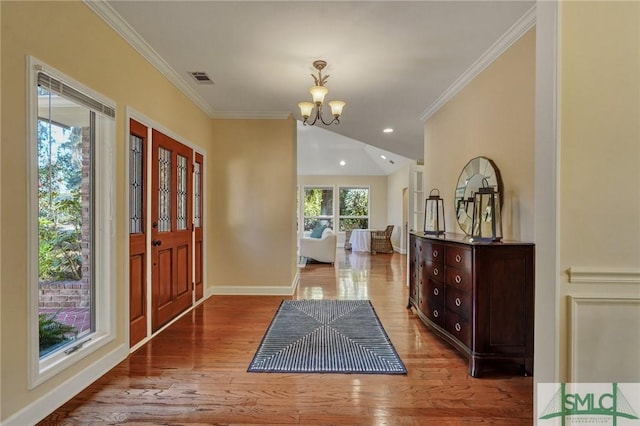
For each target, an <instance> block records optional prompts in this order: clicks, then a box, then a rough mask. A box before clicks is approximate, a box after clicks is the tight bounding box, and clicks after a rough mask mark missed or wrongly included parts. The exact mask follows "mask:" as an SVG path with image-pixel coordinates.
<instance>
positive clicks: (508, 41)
mask: <svg viewBox="0 0 640 426" xmlns="http://www.w3.org/2000/svg"><path fill="white" fill-rule="evenodd" d="M535 23H536V6H535V5H534V6H532V7H531V9H529V10H528V11H527V12H526V13H525V14H524V15H522V17H521V18H520V19H519V20H518V21H517V22H516V23H515V24H513V25H512V26H511V28H509V29H508V30H507V32H506V33H504V34H503V35H502V37H500V38H499V39H498V40H497V41H496V42H495V43H494V44H493V45H492V46H491V47H490V48H489V49H488V50H487V51H486V52H484V53H483V54H482V56H480V57H479V58H478V59H477V60H476V61H475V62H474V63H473V64H472V65H471V66H470V67H469V68H468V69H467V70H466V71H465V72H464V73H462V75H461V76H460V77H458V78H457V79H456V81H454V82H453V84H452V85H451V86H449V87H448V88H447V89H446V90H445V91H444V92H443V93H442V94H441V95H440V96H439V97H438V99H436V100H435V102H434V103H432V104H431V105H430V106H429V107H428V108H427V109H426V110H424V112H423V113H422V114H421V115H420V117H419V118H420V120H421V121H426V120H428V119H429V117H431V116H432V115H433V114H435V113H436V112H438V110H439V109H440V108H442V107H443V106H444V105H445V104H446V103H447V102H449V101H450V100H451V99H453V97H454V96H455V95H456V94H458V92H460V91H461V90H462V89H464V87H465V86H467V85H468V84H469V83H470V82H471V81H472V80H473V79H474V78H476V77H477V76H478V74H480V73H481V72H482V71H484V69H485V68H487V67H488V66H489V65H491V64H492V63H493V62H494V61H495V60H496V59H498V58H499V57H500V55H502V54H503V53H504V52H505V51H506V50H507V49H508V48H509V47H510V46H511V45H512V44H513V43H515V42H516V41H518V39H520V37H522V36H523V35H524V34H525V33H526V32H527V31H529V30H530V29H531V28H533V26H534V25H535Z"/></svg>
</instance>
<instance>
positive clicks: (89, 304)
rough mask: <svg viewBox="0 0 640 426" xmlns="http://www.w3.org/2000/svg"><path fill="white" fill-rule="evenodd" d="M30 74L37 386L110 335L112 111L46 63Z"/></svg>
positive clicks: (34, 339)
mask: <svg viewBox="0 0 640 426" xmlns="http://www.w3.org/2000/svg"><path fill="white" fill-rule="evenodd" d="M32 79H33V82H34V83H33V84H34V86H35V87H33V88H32V91H31V92H32V93H34V98H35V99H34V98H31V99H30V103H31V105H34V106H35V107H32V116H33V120H32V126H33V132H32V135H33V136H34V138H33V139H34V140H33V142H32V144H33V145H32V148H31V149H30V152H31V153H32V154H31V157H32V158H31V164H32V167H31V169H32V170H31V177H32V178H31V185H32V187H31V197H30V207H29V210H30V212H31V217H32V218H33V221H32V228H31V229H32V231H31V235H32V237H31V240H30V241H31V244H30V246H31V249H30V250H31V259H32V265H33V266H32V267H31V268H30V270H31V274H30V275H31V279H30V283H31V284H30V285H31V293H30V294H31V295H32V297H31V304H30V307H31V309H30V312H31V321H32V326H31V330H33V334H34V336H32V338H31V339H30V342H31V346H35V344H34V343H35V342H37V350H35V347H31V348H30V353H31V354H32V358H33V359H32V366H33V369H32V372H33V374H32V380H31V384H32V386H33V385H35V384H37V383H38V382H39V381H41V380H44V379H45V378H46V376H47V375H48V374H49V375H50V374H54V373H55V372H56V371H58V370H59V369H61V368H63V367H64V365H68V364H69V363H70V362H71V360H73V359H77V358H78V357H79V356H78V355H81V354H82V352H84V351H86V348H85V346H86V347H88V346H91V345H95V344H99V341H100V340H101V339H102V338H103V337H104V336H106V335H107V334H109V332H110V324H109V321H108V318H109V313H108V312H106V311H104V309H105V308H98V307H99V306H108V305H109V303H108V297H109V296H108V292H107V291H106V290H105V287H106V286H107V285H109V284H110V283H109V274H110V272H107V273H106V274H105V271H107V270H110V269H112V265H111V264H110V263H111V261H112V256H111V254H110V250H111V249H110V242H109V238H108V236H109V233H110V231H109V229H110V227H111V223H110V220H111V217H112V214H111V213H112V207H111V201H110V195H111V184H110V182H109V179H112V176H113V174H114V173H113V171H112V170H111V166H112V161H111V157H110V146H111V145H112V143H113V141H112V137H111V136H110V134H112V127H113V124H114V120H113V119H114V117H115V109H114V108H113V107H112V106H109V105H108V104H105V103H104V102H103V101H101V100H100V99H97V98H96V97H94V96H92V95H90V94H87V91H86V90H84V89H83V87H79V85H75V84H74V83H73V82H72V81H70V79H67V78H65V77H64V76H62V75H61V74H59V73H57V72H56V71H53V70H48V69H47V68H45V67H44V66H43V65H42V64H34V65H33V77H32ZM98 164H100V166H97V165H98ZM34 240H35V241H34ZM105 275H106V276H105ZM99 309H102V311H99Z"/></svg>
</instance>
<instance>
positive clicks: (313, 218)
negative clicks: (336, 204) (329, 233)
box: [304, 187, 333, 231]
mask: <svg viewBox="0 0 640 426" xmlns="http://www.w3.org/2000/svg"><path fill="white" fill-rule="evenodd" d="M318 224H321V225H325V226H327V227H329V228H332V229H333V187H305V188H304V231H311V230H313V229H314V228H315V227H316V225H318Z"/></svg>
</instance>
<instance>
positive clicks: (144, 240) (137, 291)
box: [129, 120, 203, 346]
mask: <svg viewBox="0 0 640 426" xmlns="http://www.w3.org/2000/svg"><path fill="white" fill-rule="evenodd" d="M130 129H131V130H130V133H131V134H130V151H129V154H130V155H129V157H130V161H129V204H130V208H129V213H130V223H129V229H130V233H129V286H130V287H129V296H130V297H129V299H130V344H131V346H133V345H135V344H136V343H137V342H139V341H141V340H142V339H144V338H145V337H146V336H148V335H150V334H151V333H153V332H155V331H157V330H158V329H160V328H161V327H162V326H163V325H165V324H167V323H168V322H169V321H171V320H172V319H173V318H175V317H176V316H178V315H179V314H180V313H182V312H184V311H185V310H186V309H188V308H189V307H190V306H191V305H192V304H193V303H194V301H195V300H197V299H199V298H201V297H202V295H203V288H202V220H201V219H202V202H201V201H202V189H203V185H202V184H203V179H202V171H203V170H202V165H203V164H202V155H200V154H195V153H194V152H193V150H192V149H191V148H189V147H187V146H186V145H183V144H181V143H179V142H177V141H176V140H174V139H172V138H171V137H169V136H167V135H165V134H163V133H161V132H159V131H157V130H155V129H152V130H151V132H149V129H148V128H147V127H146V126H144V125H142V124H141V123H138V122H136V121H135V120H131V123H130ZM149 134H150V135H151V143H150V144H149V143H148V136H149ZM148 149H150V150H151V152H150V153H148V152H147V150H148ZM147 165H149V167H147ZM147 181H149V182H148V184H147ZM147 189H148V190H149V192H150V194H147ZM147 207H150V208H147ZM194 254H195V257H194Z"/></svg>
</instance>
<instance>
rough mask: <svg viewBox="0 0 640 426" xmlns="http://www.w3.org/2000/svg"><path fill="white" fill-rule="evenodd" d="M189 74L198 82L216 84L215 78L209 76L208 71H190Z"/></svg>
mask: <svg viewBox="0 0 640 426" xmlns="http://www.w3.org/2000/svg"><path fill="white" fill-rule="evenodd" d="M189 75H190V76H191V77H193V79H194V80H195V81H196V83H198V84H214V83H213V80H211V77H209V76H208V75H207V73H206V72H202V71H189Z"/></svg>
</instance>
